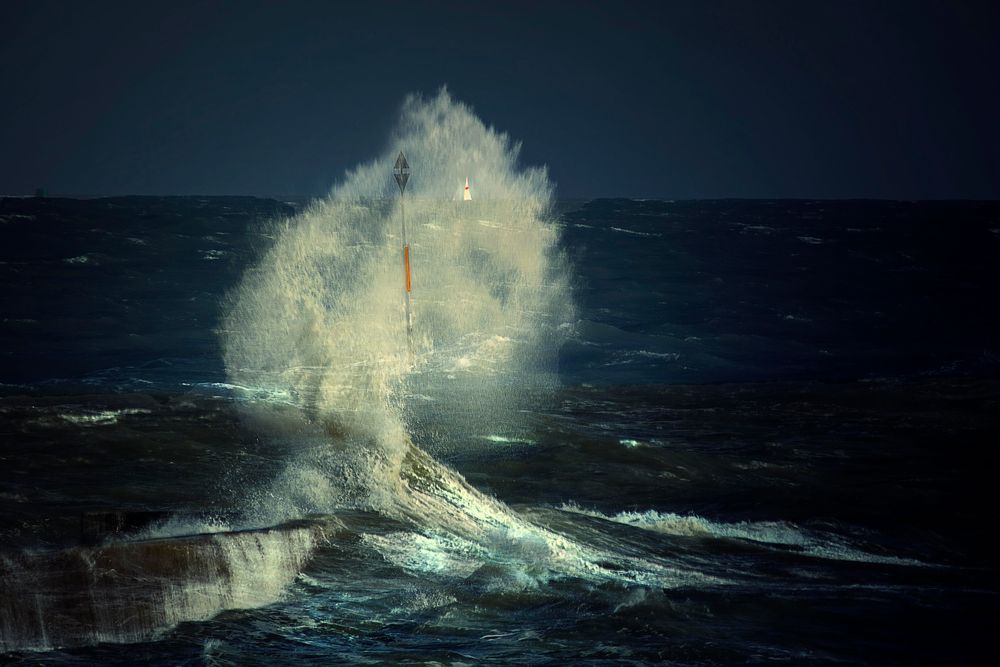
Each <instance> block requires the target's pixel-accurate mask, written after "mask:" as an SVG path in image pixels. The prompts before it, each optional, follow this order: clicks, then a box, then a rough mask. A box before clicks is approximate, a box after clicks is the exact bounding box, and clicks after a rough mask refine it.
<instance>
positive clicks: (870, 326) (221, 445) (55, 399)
mask: <svg viewBox="0 0 1000 667" xmlns="http://www.w3.org/2000/svg"><path fill="white" fill-rule="evenodd" d="M296 206H298V204H297V203H294V202H292V203H283V202H277V201H272V200H261V199H253V198H222V197H220V198H138V197H136V198H117V199H99V200H67V199H10V198H7V199H0V315H2V322H0V343H2V345H0V354H2V363H0V383H2V384H0V548H2V553H0V558H2V560H0V596H2V598H0V650H4V651H7V653H5V654H0V661H5V662H6V661H10V662H12V663H13V664H56V663H67V664H97V663H99V664H136V663H138V662H149V663H154V664H192V665H193V664H206V665H226V664H233V665H247V664H260V665H270V664H301V663H315V664H341V663H350V664H382V663H402V664H478V663H485V662H495V663H503V664H546V665H556V664H602V665H603V664H622V665H634V664H654V663H656V664H661V663H666V664H684V665H688V664H692V665H700V664H743V663H764V662H766V663H774V662H779V663H781V662H785V663H792V664H803V663H805V664H873V665H875V664H969V663H989V662H992V661H994V660H995V650H994V649H993V648H992V644H991V643H992V634H993V631H994V630H995V626H996V621H995V615H994V611H995V609H996V607H997V604H998V602H1000V597H998V593H1000V581H998V577H997V569H996V565H995V560H996V559H995V556H994V552H993V550H992V548H991V547H990V545H991V542H992V539H993V533H994V532H995V531H994V528H993V512H992V510H990V508H991V507H993V506H994V505H995V502H994V500H993V489H995V487H996V481H995V480H996V473H995V470H996V464H997V462H998V458H1000V457H998V455H997V453H996V442H997V441H1000V439H998V435H1000V419H998V416H997V415H998V414H1000V344H998V340H1000V339H998V333H1000V309H998V308H997V305H998V303H1000V204H998V203H976V202H933V203H930V202H927V203H909V202H880V201H841V202H830V201H684V202H664V201H629V200H598V201H593V202H588V203H578V204H570V203H566V204H564V205H563V206H562V207H561V210H562V211H563V212H562V214H561V218H560V220H561V225H562V230H561V231H562V241H561V243H562V246H563V247H564V248H565V250H566V252H567V254H568V255H569V258H570V260H571V262H572V265H573V271H574V298H575V300H576V303H577V315H576V317H577V320H576V321H575V322H573V323H571V325H572V333H571V335H570V337H569V340H568V341H567V342H566V343H565V344H564V345H563V346H562V348H561V350H560V353H559V379H560V383H561V386H560V387H559V388H557V389H555V390H553V395H551V396H548V397H547V400H545V401H539V403H538V407H537V409H534V410H530V411H528V412H526V413H525V414H524V417H523V419H524V426H523V428H522V429H521V430H520V431H519V433H518V435H517V437H512V436H510V434H507V435H504V436H501V435H497V434H493V433H489V432H482V431H477V432H454V433H448V434H447V439H449V440H451V441H453V443H454V446H453V447H450V448H448V449H447V453H445V454H442V455H441V458H442V459H443V460H444V462H445V463H446V464H447V465H449V466H450V467H451V468H453V469H455V470H456V471H457V472H458V473H460V474H461V475H462V476H463V477H464V479H465V480H467V481H468V483H469V484H471V485H472V487H475V489H478V490H479V491H482V492H485V493H486V494H487V495H488V496H492V497H494V498H496V499H497V500H499V501H501V502H502V503H503V505H502V506H500V505H498V507H501V508H502V509H496V508H495V507H493V506H492V505H490V506H489V507H487V506H486V505H483V506H482V507H477V510H476V511H477V512H481V513H480V514H476V513H473V514H472V515H471V516H473V517H485V518H483V519H482V521H483V522H485V523H487V524H489V523H490V522H491V521H494V520H496V521H499V522H500V523H501V524H502V525H503V526H504V528H503V531H502V532H501V533H496V532H495V531H494V532H490V533H489V534H490V535H491V536H492V537H491V538H490V539H489V540H486V541H481V542H476V541H474V540H472V541H470V540H464V539H460V538H459V537H452V538H447V539H446V538H444V537H442V536H441V535H440V534H438V533H435V532H433V531H430V530H428V531H421V530H419V529H416V530H415V529H414V528H413V527H412V526H408V525H405V526H404V525H401V524H400V522H399V520H398V519H396V518H391V517H387V516H384V515H381V514H379V513H377V512H371V511H365V510H364V509H358V508H353V509H350V510H347V509H345V510H344V511H343V512H341V513H335V515H333V516H324V517H316V516H310V517H302V518H303V519H305V520H306V521H305V522H304V523H302V524H295V525H292V526H288V525H286V526H283V527H281V528H280V529H278V530H276V531H274V532H272V533H267V534H265V535H264V536H263V537H261V536H260V535H259V534H257V533H252V532H243V533H238V532H236V533H234V532H233V531H231V530H227V528H232V526H231V524H229V523H227V522H230V517H232V516H233V515H234V514H238V513H240V512H241V510H242V508H241V507H240V506H239V501H238V500H237V499H238V498H240V497H242V492H245V491H246V490H247V489H248V488H249V489H252V488H257V487H258V486H260V487H261V488H264V487H265V486H266V485H265V482H266V481H268V480H271V479H273V478H275V477H278V476H280V475H281V474H282V471H283V469H284V468H285V466H286V464H287V461H288V459H289V458H290V457H291V456H292V455H293V454H295V453H296V452H299V451H301V450H302V449H303V448H307V447H322V446H325V445H323V444H320V445H317V444H316V442H315V441H314V440H311V439H310V438H309V437H307V435H303V436H302V437H301V438H294V437H289V438H287V439H286V440H284V441H282V443H281V444H280V445H276V444H275V443H274V442H273V441H266V442H265V441H264V439H262V438H261V437H259V436H258V434H257V433H256V432H255V430H254V428H253V426H252V425H251V424H250V423H248V422H247V421H246V420H245V419H242V418H241V417H240V409H239V408H240V406H241V405H243V404H246V403H247V402H250V401H253V400H258V399H257V397H252V396H248V395H247V392H246V391H243V390H242V388H240V387H235V386H234V385H232V384H230V383H229V381H228V380H227V375H226V372H225V367H224V364H223V361H222V350H221V347H220V342H219V336H218V329H219V328H220V326H221V320H220V317H221V312H222V303H223V301H224V298H225V295H226V294H227V293H228V291H229V290H231V289H233V288H234V287H235V286H236V285H237V283H238V281H239V279H240V277H241V276H242V275H243V273H244V271H245V270H246V269H247V268H248V267H249V266H251V265H252V263H253V262H254V261H255V259H257V258H258V257H259V256H260V254H261V252H263V250H264V249H265V248H267V247H268V245H269V243H271V242H272V239H271V238H270V237H269V234H271V233H272V232H273V230H274V229H275V228H274V227H268V226H265V225H264V224H263V223H264V222H265V221H267V220H270V219H273V218H282V217H285V216H290V215H293V214H294V213H295V210H296ZM267 230H271V231H267ZM473 441H475V443H476V446H475V447H472V446H470V447H463V446H462V445H463V443H472V442H473ZM414 465H415V466H418V467H419V466H420V465H424V464H423V463H421V462H420V461H417V462H416V463H414ZM427 465H428V466H429V465H430V464H427ZM316 484H318V485H321V484H322V481H321V480H317V481H316ZM442 484H444V482H442ZM435 488H436V487H435ZM462 488H464V487H460V486H448V487H447V489H448V490H449V492H454V493H462V491H461V489H462ZM305 491H307V490H305ZM305 491H303V492H305ZM506 508H509V509H506ZM109 511H117V512H133V513H136V514H134V516H137V517H142V516H149V517H152V516H154V515H143V514H139V513H142V512H155V513H158V514H156V515H155V517H157V518H158V520H160V521H161V523H160V524H158V525H159V526H160V528H159V529H158V530H159V532H157V533H156V534H155V535H153V537H155V538H156V539H154V540H152V541H150V540H148V539H147V540H146V541H145V542H143V540H142V539H141V538H144V537H145V538H149V537H150V535H148V534H147V535H142V534H133V535H124V536H120V537H118V538H115V537H114V536H112V537H111V538H110V539H108V540H106V541H104V542H103V546H101V545H100V544H99V545H98V546H96V547H95V546H94V545H93V544H86V545H83V546H81V514H83V513H88V512H90V513H94V512H109ZM508 512H509V513H510V514H509V517H510V519H509V521H508V520H507V519H506V518H504V519H496V518H495V517H496V516H502V517H508ZM164 516H167V517H170V516H172V517H181V518H180V519H177V520H176V529H175V530H174V531H173V533H171V532H170V530H171V529H170V526H171V525H172V524H170V523H169V520H167V523H166V524H163V523H162V521H163V519H162V517H164ZM505 521H506V522H507V523H504V522H505ZM164 525H166V528H164V527H163V526H164ZM490 525H492V524H490ZM303 526H304V527H303ZM476 528H478V526H477V527H476ZM139 530H140V531H141V528H140V529H139ZM491 530H492V528H491ZM309 531H313V532H309ZM171 534H173V535H177V536H178V537H176V538H175V540H174V541H172V540H170V539H165V537H164V536H165V535H171ZM192 534H195V536H194V537H191V535H192ZM205 534H208V537H206V536H205ZM91 537H92V536H91ZM185 540H186V541H185ZM88 541H89V542H93V541H95V540H93V539H91V538H90V537H88V536H87V535H86V534H85V535H83V542H88ZM96 541H97V542H100V541H101V540H99V539H98V540H96ZM303 541H305V542H308V548H307V547H304V546H303V544H304V542H303ZM209 543H210V548H208V547H205V545H206V544H209ZM116 544H118V545H122V544H123V545H124V546H120V549H121V553H122V554H123V555H122V556H120V560H118V561H114V562H116V563H119V565H118V570H119V571H121V572H125V570H127V568H129V567H131V566H132V565H134V566H135V567H136V568H137V571H136V572H133V573H128V574H121V575H120V578H119V579H115V577H114V573H113V572H112V573H110V574H109V572H110V571H111V570H113V569H114V568H110V567H107V566H106V564H107V562H111V561H102V560H101V559H102V558H108V559H112V560H113V559H114V558H119V556H114V555H113V554H112V552H114V550H115V549H117V548H119V547H116V546H114V545H116ZM289 544H291V545H292V546H289ZM136 545H140V546H136ZM141 545H146V546H141ZM163 545H166V546H163ZM171 545H173V546H171ZM178 545H180V546H178ZM143 548H148V549H149V551H148V552H145V551H144V552H140V551H139V550H140V549H143ZM101 549H105V551H100V550H101ZM172 549H173V550H172ZM205 549H208V550H207V551H206V550H205ZM185 550H187V551H185ZM115 553H118V552H115ZM101 554H103V555H101ZM108 554H112V555H108ZM183 554H195V556H188V555H183ZM205 554H208V555H205ZM189 557H190V558H192V559H193V560H192V561H191V562H193V563H195V565H189V564H188V561H186V560H184V559H186V558H189ZM70 561H72V563H74V565H67V563H69V562H70ZM219 562H222V563H223V565H221V566H220V565H218V564H217V563H219ZM79 563H83V565H82V566H81V565H79ZM74 568H77V569H79V570H80V572H82V574H80V573H77V570H76V569H74ZM80 568H82V569H80ZM154 570H155V571H156V572H157V573H158V574H156V576H161V574H162V573H166V574H163V575H162V576H164V577H167V578H169V577H170V576H183V577H186V578H188V579H195V580H196V581H195V584H192V587H190V588H189V589H185V592H184V595H185V596H187V597H185V598H184V601H183V603H182V602H179V601H178V599H175V598H173V597H171V595H175V593H172V592H170V591H171V590H172V589H169V587H167V586H165V585H163V584H162V583H160V581H161V580H159V579H156V578H155V577H154V576H153V575H152V574H150V572H152V571H154ZM70 571H72V573H73V574H72V575H69V574H66V573H67V572H70ZM179 572H180V573H182V574H177V573H179ZM121 577H131V579H129V580H128V581H129V582H130V585H132V584H134V585H136V586H139V585H140V584H143V582H145V583H149V581H153V582H154V584H155V585H154V586H153V588H155V590H154V591H153V592H152V593H150V592H149V589H144V588H136V589H135V590H138V591H140V592H139V593H135V594H129V595H120V594H119V593H118V592H116V591H118V590H119V589H117V588H115V586H119V587H120V586H122V585H123V584H122V583H121V581H122V579H121ZM240 577H244V578H242V579H241V578H240ZM164 580H166V579H164ZM217 580H225V581H226V582H229V583H227V584H226V585H227V586H231V588H232V590H230V589H228V588H227V589H226V591H224V593H223V594H220V593H218V590H220V589H219V586H218V584H217V583H216V581H217ZM234 581H235V582H236V583H232V582H234ZM116 582H117V583H116ZM143 585H145V584H143ZM185 585H186V584H185ZM271 587H273V590H271ZM168 589H169V590H168ZM191 590H194V592H193V593H192V592H191ZM109 591H110V592H109ZM234 591H235V592H234ZM178 595H179V594H178ZM220 596H221V597H220ZM152 598H155V599H156V600H157V601H158V602H156V604H157V605H159V607H157V609H159V611H151V610H150V609H147V608H146V607H145V606H144V604H145V603H146V602H148V600H149V599H152ZM192 600H194V601H193V602H192ZM219 600H222V601H221V602H220V601H219ZM213 605H215V606H213ZM160 608H163V609H167V612H163V611H162V609H160ZM81 610H82V611H81ZM220 610H222V611H220ZM158 614H159V615H158ZM161 616H162V618H161ZM81 618H85V619H90V621H86V622H84V623H83V624H84V625H86V623H87V622H93V623H94V624H95V625H100V627H101V628H102V631H101V633H100V634H99V636H98V635H94V636H89V639H87V637H88V635H87V632H88V630H87V628H86V627H82V628H81V627H80V624H81V621H80V620H79V619H81ZM136 618H139V620H138V621H136V620H135V619H136ZM94 619H97V620H94ZM122 619H130V620H127V621H126V620H122ZM143 619H145V620H143ZM126 628H127V631H126ZM135 628H139V629H138V630H135ZM81 637H84V639H82V640H81V639H80V638H81ZM74 638H75V639H74ZM123 642H124V643H123ZM87 644H90V645H87Z"/></svg>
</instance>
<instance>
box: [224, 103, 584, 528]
mask: <svg viewBox="0 0 1000 667" xmlns="http://www.w3.org/2000/svg"><path fill="white" fill-rule="evenodd" d="M399 150H403V151H404V152H405V153H406V156H407V159H408V160H409V162H410V165H411V169H412V175H411V177H410V180H409V183H408V185H407V188H406V193H405V204H404V205H405V215H406V223H407V228H408V240H409V243H410V257H411V266H412V284H413V290H412V294H411V299H412V310H413V354H412V355H411V354H410V352H409V349H408V345H407V338H406V328H405V316H404V310H403V308H404V306H403V296H404V270H403V251H402V241H401V224H400V196H399V191H398V189H397V186H396V184H395V182H394V181H393V179H392V166H393V162H394V160H395V158H396V155H397V154H398V151H399ZM518 150H519V146H518V145H516V144H512V143H511V141H510V140H509V139H508V137H507V136H506V135H505V134H501V133H498V132H496V131H495V130H493V129H492V128H488V127H486V126H485V125H484V124H483V122H482V121H481V120H479V119H478V118H477V117H476V116H475V115H474V114H473V113H472V111H471V110H470V109H469V108H468V107H467V106H465V105H464V104H461V103H458V102H455V101H453V100H452V99H451V97H450V96H449V95H448V93H447V92H446V91H444V90H442V91H441V92H440V93H439V94H438V95H437V96H436V97H434V98H432V99H424V98H421V97H416V96H414V97H410V98H408V99H407V100H406V102H405V103H404V105H403V109H402V113H401V118H400V121H399V125H398V128H397V129H396V131H395V132H394V134H393V136H392V139H391V141H389V142H388V145H387V147H386V149H385V151H384V152H383V154H382V155H380V156H379V157H377V158H376V159H375V160H373V161H372V162H370V163H368V164H365V165H362V166H360V167H358V168H357V169H355V170H354V171H352V172H350V173H348V174H347V175H346V178H345V180H344V182H343V183H341V184H340V185H338V186H336V187H335V188H334V189H333V190H332V191H331V193H330V195H329V196H328V197H327V198H326V199H324V200H322V201H320V202H318V203H316V204H314V205H313V206H312V207H311V208H309V209H308V210H307V211H305V212H304V213H302V214H301V215H299V216H298V217H296V218H295V219H292V220H289V221H287V222H280V223H277V224H275V225H274V231H273V235H274V236H275V239H274V245H273V247H272V248H271V249H270V250H269V251H268V252H267V253H266V254H265V255H264V256H263V258H262V260H261V261H260V263H259V264H258V265H257V266H256V267H255V268H253V269H252V270H251V271H249V272H248V273H247V274H246V276H245V278H244V280H243V282H242V284H241V285H240V286H239V287H238V289H237V290H236V291H235V293H233V294H232V295H231V301H230V310H229V312H228V315H227V317H226V321H225V325H224V336H223V343H224V350H225V361H226V366H227V369H228V373H229V375H230V378H231V381H232V382H233V383H234V384H236V385H239V386H241V387H244V388H246V389H248V390H251V393H252V395H255V396H258V397H260V396H266V397H268V400H265V401H251V402H249V403H248V414H249V416H250V417H251V418H252V419H254V420H256V421H257V422H258V424H257V425H258V427H259V428H261V429H263V428H264V423H265V422H266V423H267V424H268V426H269V428H268V429H266V430H269V431H270V435H269V436H268V437H273V438H276V439H282V438H284V437H287V436H288V434H289V432H290V431H296V432H299V434H300V435H301V428H303V425H304V424H311V425H313V426H318V427H319V429H318V435H319V437H320V438H328V439H331V440H334V441H336V442H337V443H339V444H337V453H336V454H335V455H332V454H329V453H326V454H324V457H325V458H327V459H334V460H335V461H336V466H337V469H338V471H339V472H336V473H335V472H334V471H332V470H330V468H329V465H327V466H326V467H325V468H324V470H323V472H322V473H319V472H317V470H316V468H315V466H310V467H309V470H310V472H309V473H308V475H307V476H313V477H315V478H316V479H313V480H312V482H311V483H308V484H307V483H303V482H302V480H301V479H299V480H298V481H295V480H294V479H293V480H289V481H288V483H287V484H285V485H284V488H285V491H286V492H287V493H290V494H292V495H295V494H300V493H302V491H301V489H302V488H303V487H309V488H310V489H312V491H310V493H312V494H313V495H312V496H311V499H310V500H309V502H306V503H305V507H306V508H308V509H313V510H320V509H326V508H323V507H322V505H323V502H321V501H320V500H318V499H317V497H315V496H316V492H315V488H316V485H317V484H318V485H319V487H321V488H322V489H323V490H322V491H321V492H319V495H320V496H322V498H324V499H325V498H328V497H332V496H339V495H343V493H346V491H345V490H344V489H345V488H346V486H347V485H348V484H347V481H346V480H347V479H348V478H350V479H353V480H354V481H355V482H357V484H356V485H355V486H357V485H360V486H361V487H363V488H364V493H365V494H370V493H371V491H372V489H371V485H370V484H369V483H368V482H367V481H366V480H363V479H360V478H364V477H365V476H368V475H370V474H371V473H370V471H365V472H363V471H362V468H363V467H364V466H362V465H360V464H359V463H358V457H369V458H370V457H372V456H374V457H375V458H378V457H379V456H381V454H382V453H385V452H390V451H394V450H395V451H401V450H400V449H399V448H400V447H401V446H402V444H403V443H404V442H405V441H408V440H409V439H410V438H411V437H412V439H413V440H414V441H415V442H416V443H417V444H418V445H420V446H421V447H424V448H429V449H431V450H432V451H444V450H454V448H455V447H457V446H461V447H473V446H475V445H476V444H477V443H478V444H479V445H480V446H488V445H489V443H490V442H491V440H490V437H492V441H493V442H494V445H493V446H497V445H496V444H495V443H496V442H497V441H503V439H505V438H506V437H508V436H511V435H512V434H516V433H518V432H519V429H520V418H519V417H518V415H519V414H520V413H519V411H518V408H519V407H520V406H522V405H524V402H525V401H529V400H537V396H538V395H539V392H538V391H537V390H539V389H541V390H542V392H541V393H542V394H544V391H545V389H546V388H547V387H550V386H551V385H552V384H553V382H554V378H555V366H554V364H555V358H556V357H555V352H556V350H557V347H558V345H559V344H560V342H561V340H562V336H563V332H564V331H565V330H566V329H567V327H568V325H567V324H566V323H567V322H568V321H569V320H570V319H571V316H572V306H571V301H570V293H569V284H568V271H567V268H566V264H565V262H564V260H563V258H562V256H561V255H560V253H559V250H558V247H557V242H558V230H557V227H556V226H555V224H554V223H553V212H552V204H553V200H552V185H551V183H550V182H549V180H548V179H547V176H546V173H545V170H544V169H539V168H528V169H520V168H518V166H517V157H518ZM466 177H468V178H469V181H470V184H471V187H472V193H473V201H472V202H463V201H462V189H463V186H464V183H465V179H466ZM275 406H277V407H275ZM289 406H291V407H289ZM275 411H277V412H280V413H281V415H280V418H279V417H277V416H275V415H274V414H270V417H269V416H268V415H269V413H273V412H275ZM271 417H273V419H271ZM306 428H308V427H306ZM330 435H333V436H335V437H334V438H329V436H330ZM380 452H381V453H380ZM314 456H315V455H314ZM347 459H351V462H350V463H347V462H346V460H347ZM328 463H329V462H328ZM300 464H301V461H299V462H292V463H290V470H292V471H293V472H290V474H291V475H293V477H301V475H302V474H304V473H303V471H302V470H297V471H296V470H295V468H296V466H298V465H300ZM355 491H357V489H355ZM276 493H278V494H279V495H280V494H282V493H283V492H276ZM299 505H300V508H299V509H302V507H301V505H302V503H299Z"/></svg>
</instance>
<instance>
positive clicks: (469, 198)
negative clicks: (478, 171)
mask: <svg viewBox="0 0 1000 667" xmlns="http://www.w3.org/2000/svg"><path fill="white" fill-rule="evenodd" d="M462 199H464V200H465V201H472V193H471V192H469V177H468V176H466V177H465V195H464V196H463V197H462Z"/></svg>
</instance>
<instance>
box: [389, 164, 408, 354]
mask: <svg viewBox="0 0 1000 667" xmlns="http://www.w3.org/2000/svg"><path fill="white" fill-rule="evenodd" d="M392 176H393V178H395V179H396V185H398V186H399V218H400V221H401V222H402V224H403V267H404V268H405V270H406V291H405V292H403V298H404V299H405V302H406V343H407V345H408V346H409V348H410V354H411V355H412V354H413V319H412V318H411V317H410V244H409V243H407V242H406V212H405V211H404V210H403V191H404V190H406V182H407V181H408V180H410V165H409V163H407V161H406V156H405V155H403V151H399V157H397V158H396V166H394V167H393V168H392Z"/></svg>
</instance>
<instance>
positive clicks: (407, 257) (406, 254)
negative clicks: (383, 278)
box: [403, 243, 410, 292]
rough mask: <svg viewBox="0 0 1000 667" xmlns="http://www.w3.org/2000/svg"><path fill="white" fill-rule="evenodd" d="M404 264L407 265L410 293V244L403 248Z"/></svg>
mask: <svg viewBox="0 0 1000 667" xmlns="http://www.w3.org/2000/svg"><path fill="white" fill-rule="evenodd" d="M403 263H404V264H405V265H406V291H407V292H409V291H410V244H409V243H407V244H406V247H405V248H403Z"/></svg>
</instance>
